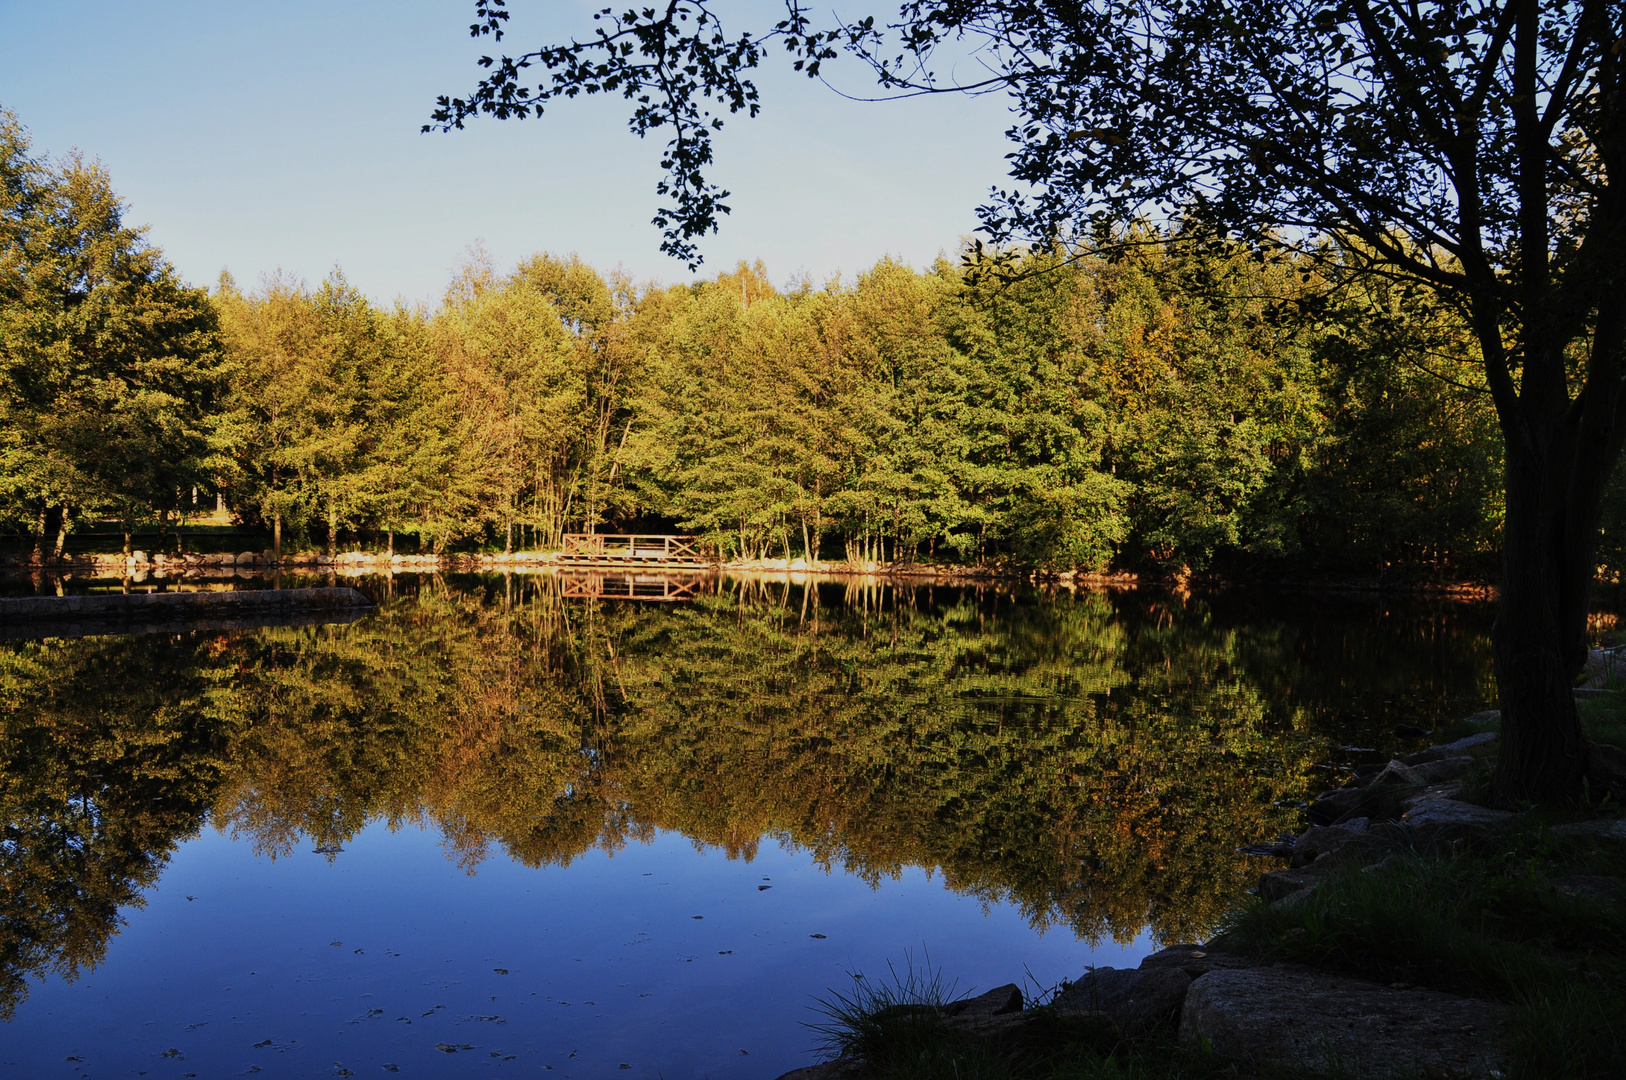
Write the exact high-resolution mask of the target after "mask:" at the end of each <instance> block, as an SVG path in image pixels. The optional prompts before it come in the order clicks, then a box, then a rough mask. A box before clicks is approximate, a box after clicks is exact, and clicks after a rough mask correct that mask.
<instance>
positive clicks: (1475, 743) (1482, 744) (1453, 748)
mask: <svg viewBox="0 0 1626 1080" xmlns="http://www.w3.org/2000/svg"><path fill="white" fill-rule="evenodd" d="M1479 715H1481V716H1483V715H1484V714H1483V713H1481V714H1479ZM1496 715H1497V716H1498V717H1500V716H1501V715H1502V714H1501V713H1497V714H1496ZM1468 719H1469V721H1472V719H1473V717H1469V718H1468ZM1496 740H1497V734H1496V732H1494V731H1481V732H1480V733H1479V734H1478V735H1470V736H1468V737H1467V738H1466V739H1458V740H1457V741H1456V742H1454V743H1446V744H1445V745H1444V746H1431V747H1429V748H1428V749H1427V750H1424V751H1423V752H1422V753H1421V754H1419V755H1418V757H1420V758H1422V759H1423V760H1425V761H1437V760H1439V759H1441V758H1452V757H1460V756H1462V755H1463V754H1472V753H1474V752H1475V751H1483V750H1486V749H1488V748H1489V747H1490V746H1491V745H1492V744H1494V743H1495V742H1496ZM1425 755H1426V756H1425Z"/></svg>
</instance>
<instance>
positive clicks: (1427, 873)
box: [821, 692, 1626, 1080]
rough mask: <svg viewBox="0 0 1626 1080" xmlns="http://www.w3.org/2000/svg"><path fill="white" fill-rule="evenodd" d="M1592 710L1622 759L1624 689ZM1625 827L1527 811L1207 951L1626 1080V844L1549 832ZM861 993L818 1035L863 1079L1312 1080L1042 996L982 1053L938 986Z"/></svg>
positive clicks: (1555, 1071) (1601, 810) (1231, 923)
mask: <svg viewBox="0 0 1626 1080" xmlns="http://www.w3.org/2000/svg"><path fill="white" fill-rule="evenodd" d="M1582 712H1583V722H1584V724H1585V726H1586V728H1587V731H1588V734H1589V736H1590V737H1591V738H1593V739H1595V740H1598V741H1607V742H1613V743H1615V744H1616V745H1622V744H1626V692H1616V693H1610V694H1605V695H1600V696H1598V697H1594V698H1589V699H1587V700H1586V701H1585V702H1583V704H1582ZM1619 813H1620V810H1619V808H1618V807H1616V806H1614V805H1613V804H1612V803H1611V802H1610V801H1609V800H1607V799H1604V800H1601V801H1600V802H1599V803H1598V804H1597V805H1592V806H1581V807H1577V808H1575V809H1574V810H1573V811H1570V812H1557V811H1531V812H1529V813H1527V814H1525V815H1523V816H1521V817H1520V818H1519V819H1517V822H1516V824H1513V825H1510V826H1508V827H1506V828H1505V829H1504V830H1502V831H1499V832H1495V833H1489V834H1486V835H1484V836H1482V837H1480V838H1479V839H1478V840H1476V841H1474V842H1471V843H1469V842H1464V843H1459V844H1458V845H1456V847H1455V848H1454V849H1453V850H1451V851H1450V853H1449V854H1446V855H1429V854H1424V853H1420V852H1418V851H1416V850H1413V849H1411V848H1409V847H1407V846H1405V845H1399V844H1395V845H1390V846H1388V847H1386V848H1384V847H1379V848H1374V850H1373V852H1372V855H1371V858H1370V859H1369V860H1366V861H1365V862H1364V864H1362V863H1354V864H1351V865H1348V866H1346V867H1345V868H1343V869H1342V870H1340V871H1339V872H1338V873H1336V874H1334V875H1332V876H1330V877H1328V878H1327V879H1326V880H1325V881H1324V883H1323V884H1321V885H1320V887H1319V888H1317V889H1316V890H1315V891H1314V892H1311V893H1309V894H1308V895H1307V896H1303V897H1296V898H1294V899H1292V900H1289V901H1284V902H1277V903H1270V902H1267V901H1265V900H1263V899H1255V900H1253V901H1250V902H1249V903H1248V904H1246V905H1244V906H1243V907H1242V908H1240V909H1239V910H1237V911H1235V912H1233V913H1232V915H1231V917H1230V918H1229V920H1228V921H1227V923H1226V924H1225V925H1224V926H1223V927H1222V928H1221V931H1220V933H1219V935H1218V937H1217V938H1216V939H1215V940H1214V941H1213V942H1211V943H1210V945H1209V946H1208V948H1210V949H1211V950H1217V951H1223V952H1228V953H1234V954H1240V955H1244V956H1249V957H1253V958H1257V959H1258V960H1260V961H1261V962H1265V963H1274V962H1286V963H1289V964H1294V965H1304V966H1308V967H1312V968H1315V969H1318V970H1322V971H1326V972H1334V973H1339V974H1343V975H1350V976H1355V977H1358V978H1362V979H1366V980H1370V981H1372V982H1376V983H1379V984H1384V985H1391V986H1397V987H1399V988H1411V987H1422V988H1428V989H1435V990H1442V991H1447V992H1450V993H1455V994H1460V995H1463V996H1467V997H1474V998H1479V999H1484V1000H1489V1001H1495V1002H1500V1003H1502V1004H1504V1005H1506V1006H1507V1007H1508V1009H1509V1017H1510V1018H1509V1021H1508V1026H1507V1028H1506V1030H1505V1031H1504V1032H1503V1033H1502V1035H1501V1038H1502V1040H1503V1041H1504V1042H1505V1043H1506V1044H1507V1047H1508V1050H1509V1055H1510V1059H1509V1060H1510V1064H1511V1069H1510V1080H1605V1078H1619V1077H1621V1076H1622V1075H1626V845H1622V844H1620V843H1619V841H1614V840H1603V839H1598V838H1596V837H1576V836H1563V835H1558V834H1555V833H1554V832H1553V831H1552V827H1554V826H1557V825H1562V824H1564V823H1565V822H1568V821H1573V820H1576V819H1579V818H1590V817H1597V816H1604V817H1610V816H1616V815H1618V814H1619ZM855 987H856V989H855V991H854V993H853V994H852V995H851V996H848V997H833V998H831V999H830V1000H829V1001H827V1002H826V1003H825V1008H826V1012H827V1014H828V1021H827V1023H826V1024H825V1025H823V1027H822V1029H821V1030H822V1031H823V1033H824V1034H825V1037H826V1039H827V1044H828V1047H829V1049H830V1050H831V1051H833V1052H835V1053H839V1054H843V1055H846V1056H847V1057H848V1058H851V1059H859V1060H862V1061H863V1063H864V1065H863V1068H862V1069H861V1070H859V1071H856V1072H854V1073H852V1074H851V1075H855V1076H863V1077H875V1078H885V1080H915V1078H919V1080H925V1078H928V1077H930V1078H939V1077H964V1078H987V1080H1073V1078H1078V1080H1084V1078H1088V1080H1096V1078H1107V1077H1111V1078H1114V1080H1130V1078H1134V1080H1187V1078H1199V1077H1220V1076H1224V1077H1257V1078H1258V1080H1278V1078H1280V1080H1287V1078H1290V1077H1295V1076H1304V1075H1307V1074H1305V1073H1302V1072H1295V1071H1292V1070H1271V1069H1264V1070H1261V1069H1258V1068H1254V1069H1252V1070H1249V1069H1248V1068H1245V1067H1240V1066H1238V1065H1237V1064H1235V1063H1228V1062H1224V1061H1221V1060H1219V1059H1218V1057H1217V1056H1216V1055H1214V1054H1213V1053H1211V1052H1210V1051H1209V1050H1208V1049H1207V1047H1205V1046H1203V1045H1182V1044H1181V1043H1179V1042H1178V1041H1177V1040H1176V1039H1175V1037H1174V1032H1173V1031H1172V1030H1164V1031H1162V1032H1161V1033H1160V1034H1156V1035H1152V1036H1148V1037H1140V1038H1126V1037H1124V1036H1122V1035H1121V1034H1119V1033H1117V1032H1116V1031H1115V1030H1112V1029H1111V1028H1110V1025H1109V1026H1108V1027H1106V1028H1103V1027H1102V1026H1101V1025H1100V1024H1099V1023H1092V1022H1091V1020H1090V1018H1080V1017H1067V1016H1063V1015H1060V1014H1058V1013H1057V1012H1056V1011H1055V1010H1053V1009H1051V1008H1049V1007H1048V1006H1046V1005H1044V998H1043V997H1041V999H1040V1002H1041V1003H1040V1006H1039V1007H1038V1008H1037V1009H1032V1010H1030V1012H1031V1015H1032V1022H1030V1023H1029V1024H1025V1025H1023V1028H1022V1034H1021V1035H1020V1037H1010V1038H1004V1039H995V1040H987V1039H980V1038H974V1037H969V1036H967V1035H966V1034H965V1033H964V1032H963V1031H961V1030H957V1029H956V1028H955V1027H953V1026H952V1025H950V1024H947V1023H945V1022H944V1021H943V1019H942V1016H943V1006H944V1005H946V1004H947V1000H946V999H947V997H948V996H949V995H948V994H946V993H945V992H944V988H943V985H942V982H941V980H940V979H938V978H936V977H935V976H933V977H918V976H915V975H913V974H910V973H907V972H906V973H905V975H904V977H902V978H896V977H895V978H893V979H892V980H890V981H889V982H887V983H885V984H884V985H876V984H874V983H872V982H870V981H869V980H863V979H860V980H857V981H856V982H855ZM1315 1075H1325V1074H1324V1073H1323V1074H1315ZM1346 1075H1347V1076H1348V1077H1349V1078H1350V1080H1354V1078H1355V1077H1357V1076H1358V1075H1359V1074H1358V1073H1355V1072H1350V1073H1348V1074H1346Z"/></svg>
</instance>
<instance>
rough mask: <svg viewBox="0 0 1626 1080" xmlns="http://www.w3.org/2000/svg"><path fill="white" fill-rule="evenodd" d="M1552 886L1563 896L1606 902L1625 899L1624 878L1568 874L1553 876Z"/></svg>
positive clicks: (1625, 886)
mask: <svg viewBox="0 0 1626 1080" xmlns="http://www.w3.org/2000/svg"><path fill="white" fill-rule="evenodd" d="M1553 888H1555V889H1557V890H1558V891H1559V892H1560V893H1562V894H1563V895H1565V896H1578V897H1581V898H1582V899H1585V900H1594V901H1599V902H1602V903H1606V904H1607V903H1616V902H1618V901H1621V900H1626V878H1618V877H1603V876H1602V875H1599V874H1569V875H1567V876H1565V877H1558V878H1553Z"/></svg>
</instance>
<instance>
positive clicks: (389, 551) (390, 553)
mask: <svg viewBox="0 0 1626 1080" xmlns="http://www.w3.org/2000/svg"><path fill="white" fill-rule="evenodd" d="M384 537H385V540H384V557H385V558H386V559H393V558H395V530H394V529H390V530H389V531H388V532H386V533H385V534H384Z"/></svg>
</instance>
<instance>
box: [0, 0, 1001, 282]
mask: <svg viewBox="0 0 1626 1080" xmlns="http://www.w3.org/2000/svg"><path fill="white" fill-rule="evenodd" d="M510 6H511V7H512V8H513V9H514V10H515V12H516V17H515V19H514V23H515V31H514V36H511V37H510V38H509V39H508V40H507V41H506V42H505V43H504V44H506V45H510V46H519V45H522V44H524V43H525V42H526V41H533V42H540V41H542V40H545V39H546V40H552V39H553V38H556V37H558V36H559V35H560V34H561V33H569V32H571V31H572V30H574V31H577V32H582V31H585V30H586V29H587V28H588V27H590V25H591V13H592V12H593V11H594V10H596V9H597V8H599V7H601V6H603V4H602V2H601V0H593V2H587V3H582V2H577V0H512V2H511V5H510ZM740 6H741V7H751V8H755V9H756V10H757V11H759V12H761V13H763V14H764V15H766V16H768V17H771V16H772V13H773V12H774V11H777V10H778V5H777V4H771V3H768V2H767V0H745V2H743V3H742V4H741V5H740ZM472 13H473V4H472V2H470V0H277V2H275V3H257V4H247V3H233V2H227V3H221V2H219V0H213V2H208V3H205V2H201V0H52V2H49V3H40V2H38V0H0V57H4V59H3V60H0V104H3V105H5V106H6V107H8V108H10V109H12V110H13V111H15V112H16V113H17V114H18V116H19V117H20V119H21V120H22V122H23V123H24V124H25V125H27V126H28V127H29V128H30V129H31V131H32V132H33V135H34V141H35V149H36V151H44V152H47V153H52V154H59V153H63V152H66V151H68V150H69V149H71V148H73V147H78V148H79V149H80V150H82V151H83V152H84V153H85V154H86V155H88V156H90V157H94V158H98V159H100V160H101V161H102V162H103V163H104V164H105V165H106V166H107V167H108V169H109V170H110V171H111V173H112V177H113V184H114V187H115V189H116V190H117V191H118V192H119V193H120V194H121V195H122V196H123V197H124V198H125V199H126V200H127V202H128V203H129V207H130V210H129V218H130V220H131V221H132V222H134V223H137V224H147V225H150V226H151V233H150V237H151V239H152V240H153V242H155V243H157V244H158V245H159V246H160V247H162V248H163V249H164V250H165V252H166V253H167V254H168V256H169V257H170V259H171V260H172V261H173V262H174V263H175V264H176V265H177V266H178V267H179V268H180V270H181V272H182V273H183V274H184V275H185V276H186V277H187V278H188V279H189V280H191V281H193V282H195V283H198V284H209V283H212V282H213V281H214V279H215V277H216V276H217V275H218V274H219V273H220V271H221V270H222V269H229V270H230V271H231V272H232V273H233V274H234V275H235V276H236V277H237V279H238V281H239V282H240V283H242V284H244V285H251V284H252V283H253V282H254V281H255V280H256V279H257V278H258V277H259V276H260V275H261V274H263V273H265V272H267V271H272V270H278V269H281V270H285V271H289V272H292V273H295V274H298V275H301V276H303V277H305V278H306V279H308V280H310V281H312V282H315V281H317V280H319V279H320V278H321V277H323V276H324V275H325V274H326V273H327V272H328V271H329V270H330V269H331V268H333V267H334V266H339V267H342V268H343V270H344V272H345V274H346V276H347V277H349V279H350V280H351V281H352V282H353V283H354V284H356V285H358V286H359V287H361V288H362V289H364V290H365V291H367V292H368V293H370V294H371V295H373V296H374V297H375V298H377V299H379V300H386V301H387V300H390V299H393V298H395V297H398V296H399V297H404V298H406V299H409V300H419V299H422V300H433V299H435V298H437V297H438V296H439V295H440V293H441V291H442V289H443V288H444V285H445V283H446V281H447V280H448V278H449V277H450V275H451V273H452V270H453V268H454V267H455V266H457V265H458V264H460V263H461V262H462V261H463V260H464V259H465V257H466V253H467V251H468V250H469V248H470V246H471V245H472V244H474V243H475V242H477V241H478V242H481V243H482V244H483V245H484V247H485V249H486V250H487V252H489V253H490V255H491V257H492V258H493V259H494V260H495V262H496V263H497V265H498V266H499V267H507V266H511V265H512V264H513V263H515V262H516V261H518V260H519V259H521V258H523V257H524V256H526V255H528V254H531V253H533V252H537V251H552V252H555V253H560V254H563V253H567V252H577V253H579V254H580V255H581V256H582V257H583V258H584V259H586V260H587V261H588V262H591V263H593V264H594V265H596V266H599V267H600V268H603V269H610V268H613V267H615V266H618V265H619V266H622V267H624V268H625V269H626V270H628V271H629V272H631V273H632V274H633V275H634V276H636V277H638V278H640V279H658V280H661V281H665V282H672V281H681V280H686V279H688V278H689V276H690V275H689V273H688V271H687V270H686V269H685V268H684V267H683V265H682V264H680V263H677V262H675V261H673V260H670V259H667V258H666V257H664V256H662V255H661V254H660V253H659V251H658V250H657V248H658V245H659V242H660V235H659V231H658V230H657V229H656V228H655V227H654V226H652V225H650V224H649V219H650V217H651V216H652V215H653V213H654V210H655V207H656V205H657V198H656V196H655V193H654V185H655V182H656V180H657V179H658V173H659V152H660V148H661V143H660V142H656V141H654V140H653V139H647V140H643V141H640V140H638V139H637V138H635V137H634V136H633V135H632V134H631V133H630V132H628V131H627V129H626V126H625V117H626V107H625V104H624V103H623V102H622V101H620V100H619V99H615V100H596V99H595V100H591V101H581V100H578V101H575V102H570V103H566V104H565V105H562V106H561V107H560V108H559V109H558V110H557V111H556V112H551V113H550V114H549V115H548V116H547V117H545V118H543V119H542V120H541V121H536V120H526V121H524V122H514V121H507V122H503V123H498V122H495V121H481V122H478V123H476V124H474V125H473V126H471V127H470V129H468V130H466V131H463V132H457V133H453V134H448V135H442V134H429V135H424V134H420V133H419V127H420V126H421V125H422V124H423V122H424V121H425V120H426V119H427V117H428V114H429V111H430V110H431V109H432V108H433V104H434V99H435V96H436V95H437V94H440V93H448V92H450V93H459V92H464V91H466V90H468V89H469V88H471V87H472V86H473V83H474V81H475V79H476V77H477V73H478V69H477V68H476V67H475V65H474V63H473V59H474V58H475V57H476V56H478V55H479V53H480V52H481V51H482V49H487V50H488V49H490V48H491V46H490V45H489V44H476V43H475V42H472V41H471V40H470V39H469V38H468V36H467V27H468V24H469V23H470V22H471V21H472ZM760 17H762V16H761V15H759V18H760ZM781 55H782V54H780V53H778V52H777V51H776V52H775V53H773V54H772V56H771V60H772V61H778V59H779V57H780V56H781ZM833 74H834V79H833V81H836V82H838V84H840V85H842V86H843V88H844V89H850V90H851V91H854V92H859V93H862V92H870V91H872V90H873V84H872V83H870V82H867V81H866V80H865V78H864V74H863V72H862V71H860V70H858V69H857V68H856V67H854V66H852V65H847V66H846V67H845V68H842V67H839V66H838V67H837V68H836V69H835V72H834V73H833ZM759 85H760V86H761V88H762V92H763V98H764V109H763V115H762V116H761V117H759V118H758V119H756V120H754V121H753V120H748V119H746V118H744V117H743V116H741V117H738V118H735V119H733V120H732V122H731V123H730V124H729V126H728V127H727V129H725V131H724V132H723V133H722V136H721V137H720V138H719V140H718V147H717V156H718V161H717V163H716V165H715V166H714V168H713V171H712V176H713V178H714V179H715V180H716V181H717V182H719V183H721V184H723V185H724V186H725V187H728V188H729V189H731V190H732V191H733V192H735V195H734V197H733V199H732V200H731V202H732V204H733V207H734V213H733V214H732V215H731V216H730V217H729V218H726V219H724V222H723V228H722V232H721V233H720V234H718V235H717V236H714V237H711V238H709V239H708V240H707V241H706V242H705V244H704V246H703V248H702V253H703V254H704V256H705V258H706V265H705V266H704V267H703V268H702V270H701V273H702V274H708V273H714V272H716V271H718V270H724V269H730V268H732V266H733V265H734V263H735V262H736V261H738V260H740V259H750V260H754V259H758V258H760V259H762V260H763V261H764V262H765V263H766V264H767V267H768V270H769V273H770V275H771V276H772V277H773V278H774V280H775V281H778V282H781V283H783V282H786V281H788V280H790V279H792V278H793V277H796V276H800V275H807V276H810V277H812V278H813V279H814V280H815V281H817V282H822V281H823V280H824V279H826V278H828V277H829V276H830V275H832V274H835V273H843V274H847V275H851V274H852V273H854V272H856V271H858V270H861V269H863V268H865V267H867V266H869V265H871V264H873V263H874V262H875V261H876V260H877V259H879V258H881V257H883V256H886V255H892V256H895V257H898V258H901V259H903V260H904V261H905V262H909V263H912V264H914V265H917V266H918V265H924V264H926V263H928V262H930V261H931V260H932V259H933V258H935V257H936V255H937V254H938V253H939V252H940V251H946V252H949V253H953V252H954V250H955V249H956V248H957V247H958V244H959V241H960V238H961V237H962V236H964V235H966V234H969V233H970V232H971V231H972V230H973V229H974V228H975V226H976V218H975V214H974V209H975V207H976V206H977V205H978V203H980V202H982V201H984V199H985V197H986V194H987V192H988V189H989V187H990V186H991V185H993V184H996V183H999V182H1001V180H1002V178H1003V175H1004V171H1003V170H1004V154H1005V153H1006V151H1007V149H1008V147H1007V145H1006V143H1005V140H1004V136H1003V131H1004V129H1005V127H1006V126H1007V125H1008V123H1009V121H1010V116H1009V114H1008V112H1007V111H1006V105H1005V102H1004V101H1003V100H1001V99H999V98H997V97H985V98H979V99H966V98H960V97H944V98H936V99H930V100H920V99H917V100H912V101H902V102H888V103H883V104H863V103H856V102H851V101H846V100H843V99H842V98H840V97H839V96H837V95H836V94H834V93H832V92H831V91H830V90H829V89H827V88H825V87H823V86H820V85H818V84H816V83H810V82H808V81H807V80H806V79H804V78H802V77H801V76H798V75H795V74H793V73H791V72H790V71H789V70H788V65H786V64H783V63H778V62H772V63H770V64H769V65H767V66H766V67H765V70H764V74H763V75H762V77H761V78H760V79H759Z"/></svg>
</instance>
